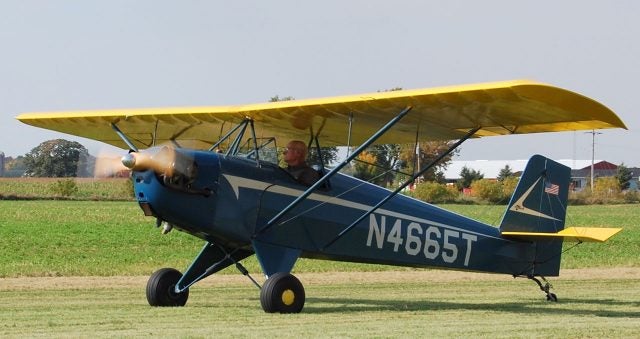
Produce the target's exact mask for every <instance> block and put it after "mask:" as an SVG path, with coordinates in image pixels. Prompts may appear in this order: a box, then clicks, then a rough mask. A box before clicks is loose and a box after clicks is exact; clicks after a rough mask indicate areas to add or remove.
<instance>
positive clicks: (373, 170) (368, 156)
mask: <svg viewBox="0 0 640 339" xmlns="http://www.w3.org/2000/svg"><path fill="white" fill-rule="evenodd" d="M356 159H357V161H355V162H354V163H353V166H352V170H353V176H354V177H356V178H358V179H361V180H364V181H372V180H373V179H374V178H375V177H376V176H378V175H379V174H381V169H380V168H378V167H377V166H376V165H375V163H376V156H375V155H374V154H373V153H370V152H367V151H363V152H362V153H360V154H359V155H358V157H357V158H356Z"/></svg>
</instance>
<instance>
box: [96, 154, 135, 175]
mask: <svg viewBox="0 0 640 339" xmlns="http://www.w3.org/2000/svg"><path fill="white" fill-rule="evenodd" d="M128 170H129V169H128V168H127V167H125V166H124V165H123V164H122V161H121V156H120V155H118V154H116V153H115V152H114V151H106V150H101V151H100V152H98V155H97V156H96V161H95V165H94V170H93V177H94V178H109V177H113V176H116V175H117V174H118V173H121V172H123V171H128Z"/></svg>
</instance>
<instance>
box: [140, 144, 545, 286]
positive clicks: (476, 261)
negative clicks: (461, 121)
mask: <svg viewBox="0 0 640 339" xmlns="http://www.w3.org/2000/svg"><path fill="white" fill-rule="evenodd" d="M183 152H184V151H183ZM189 156H190V157H191V158H193V159H194V161H195V163H197V176H196V178H195V180H192V182H190V183H189V184H188V185H186V186H185V187H175V185H173V186H171V185H166V184H165V183H163V180H162V177H161V176H159V175H157V174H156V173H154V172H152V171H144V172H135V173H134V182H135V191H136V196H137V198H138V201H139V202H140V203H141V204H143V205H144V204H146V205H147V206H150V209H151V210H152V211H153V215H154V216H156V217H158V218H159V219H161V220H163V221H167V222H169V223H171V224H173V225H175V226H176V227H177V228H179V229H181V230H183V231H185V232H188V233H191V234H193V235H194V236H197V237H200V238H202V239H204V240H206V241H209V242H213V243H219V244H222V245H225V246H231V247H241V248H245V249H251V243H252V240H254V239H256V240H259V241H261V242H264V243H269V244H273V245H277V246H283V247H287V248H293V249H299V250H301V251H302V256H303V257H310V258H319V259H331V260H343V261H355V262H366V263H380V264H391V265H403V266H416V267H441V268H452V269H463V270H473V271H485V272H496V273H508V274H526V273H527V270H528V269H530V267H529V266H530V264H527V262H531V260H532V258H533V256H534V254H535V249H534V248H533V246H532V244H531V243H528V242H518V241H514V240H510V239H505V238H503V237H501V236H500V232H499V230H498V229H497V228H496V227H493V226H490V225H487V224H484V223H481V222H478V221H475V220H472V219H469V218H466V217H464V216H461V215H459V214H456V213H452V212H449V211H446V210H443V209H441V208H438V207H436V206H433V205H429V204H427V203H425V202H422V201H419V200H416V199H412V198H410V197H407V196H404V195H397V196H395V197H393V198H392V199H390V200H389V201H388V202H386V203H385V204H384V205H382V206H381V207H380V208H378V209H376V210H375V211H374V212H373V213H372V214H371V215H370V216H369V217H368V218H365V219H364V220H363V221H361V222H360V223H358V224H357V225H356V226H355V227H353V228H352V229H351V230H350V231H349V232H347V233H345V234H344V235H343V236H342V237H340V238H338V239H337V240H336V241H335V242H333V243H332V244H331V245H330V246H327V245H328V244H329V243H331V242H332V240H334V239H335V238H336V236H337V235H338V234H339V233H340V232H342V231H343V230H344V229H346V228H347V227H348V226H349V225H351V223H353V222H354V221H355V220H356V219H358V218H359V217H360V216H361V215H363V214H364V213H366V212H367V211H368V210H370V209H371V207H372V206H374V205H375V204H377V203H378V202H379V201H380V200H382V199H383V198H384V197H386V196H387V195H389V194H390V193H391V192H390V191H388V190H386V189H384V188H381V187H379V186H376V185H373V184H370V183H367V182H364V181H361V180H358V179H355V178H353V177H349V176H346V175H342V174H337V175H336V176H334V177H332V178H331V179H330V180H329V183H328V185H325V187H323V188H320V189H318V190H316V191H315V192H313V193H312V194H311V195H310V196H309V197H308V198H307V199H305V200H304V201H303V202H302V203H301V204H299V205H297V206H296V207H295V208H293V209H292V210H291V211H290V212H288V213H287V214H285V215H284V216H283V217H282V218H280V219H279V221H278V222H277V223H276V224H275V225H274V226H273V227H270V228H269V229H267V230H263V228H264V226H265V225H266V224H267V222H269V220H271V218H272V217H273V216H274V215H276V214H277V213H278V212H280V211H282V210H283V209H284V208H286V207H287V206H288V205H289V204H290V203H291V202H292V201H293V200H294V199H295V198H297V197H298V196H300V194H302V193H303V192H304V191H305V190H306V189H307V187H305V186H303V185H300V184H298V183H296V182H295V180H294V179H293V178H292V177H291V176H289V174H288V173H287V172H286V171H284V170H282V169H281V168H279V167H278V166H276V165H274V164H271V163H260V166H258V163H257V162H256V161H255V160H248V159H244V158H237V157H225V156H222V155H219V154H215V153H211V152H200V151H193V152H191V153H190V154H189ZM203 192H210V193H209V194H203Z"/></svg>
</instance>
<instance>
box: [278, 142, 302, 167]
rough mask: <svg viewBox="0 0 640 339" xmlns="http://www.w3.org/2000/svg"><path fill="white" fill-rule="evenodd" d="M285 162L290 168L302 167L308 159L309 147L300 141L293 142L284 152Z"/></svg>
mask: <svg viewBox="0 0 640 339" xmlns="http://www.w3.org/2000/svg"><path fill="white" fill-rule="evenodd" d="M283 154H284V161H285V162H286V163H287V165H289V166H300V165H302V164H304V163H305V162H306V159H307V145H305V143H304V142H302V141H300V140H291V141H289V143H288V144H287V147H286V148H285V149H284V150H283Z"/></svg>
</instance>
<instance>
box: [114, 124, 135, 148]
mask: <svg viewBox="0 0 640 339" xmlns="http://www.w3.org/2000/svg"><path fill="white" fill-rule="evenodd" d="M111 128H113V130H114V131H116V134H118V136H119V137H120V139H122V141H124V143H125V144H127V146H129V149H131V150H132V151H134V152H137V151H138V147H136V145H134V144H133V143H132V142H131V140H129V138H127V136H126V135H124V133H122V131H121V130H120V129H119V128H118V126H116V124H115V123H113V122H112V123H111Z"/></svg>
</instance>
